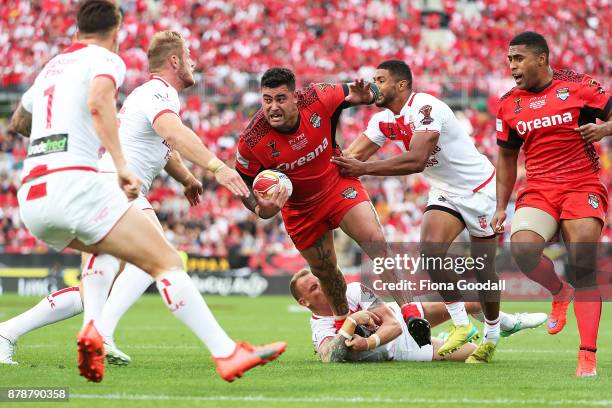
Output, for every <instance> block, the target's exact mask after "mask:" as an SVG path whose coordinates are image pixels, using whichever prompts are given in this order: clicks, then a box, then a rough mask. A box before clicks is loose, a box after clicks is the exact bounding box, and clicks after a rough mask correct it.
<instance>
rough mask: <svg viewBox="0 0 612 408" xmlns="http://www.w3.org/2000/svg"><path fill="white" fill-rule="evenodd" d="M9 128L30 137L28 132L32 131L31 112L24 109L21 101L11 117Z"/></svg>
mask: <svg viewBox="0 0 612 408" xmlns="http://www.w3.org/2000/svg"><path fill="white" fill-rule="evenodd" d="M9 130H10V131H13V132H17V133H19V134H21V135H23V136H25V137H30V133H32V114H31V113H30V112H28V111H27V110H25V109H24V108H23V106H22V105H21V103H20V104H19V106H17V109H16V110H15V113H14V114H13V117H12V118H11V124H10V127H9Z"/></svg>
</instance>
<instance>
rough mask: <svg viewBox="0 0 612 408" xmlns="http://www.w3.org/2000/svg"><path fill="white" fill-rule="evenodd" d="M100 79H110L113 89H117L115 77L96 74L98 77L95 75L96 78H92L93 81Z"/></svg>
mask: <svg viewBox="0 0 612 408" xmlns="http://www.w3.org/2000/svg"><path fill="white" fill-rule="evenodd" d="M100 77H101V78H108V79H110V80H111V81H113V86H114V87H115V89H117V81H116V80H115V77H114V76H112V75H111V74H98V75H96V76H95V77H94V79H96V78H100Z"/></svg>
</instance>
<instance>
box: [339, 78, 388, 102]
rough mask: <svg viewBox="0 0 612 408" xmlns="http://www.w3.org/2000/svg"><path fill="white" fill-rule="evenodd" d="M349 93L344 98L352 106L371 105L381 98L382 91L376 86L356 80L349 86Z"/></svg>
mask: <svg viewBox="0 0 612 408" xmlns="http://www.w3.org/2000/svg"><path fill="white" fill-rule="evenodd" d="M348 88H349V92H348V95H346V97H345V98H344V100H345V101H346V102H348V104H349V105H350V106H357V105H371V104H373V103H374V102H376V100H377V99H378V98H379V97H380V90H379V89H378V87H377V86H376V85H375V84H372V83H369V82H366V81H365V80H363V79H356V80H355V82H352V83H350V84H348Z"/></svg>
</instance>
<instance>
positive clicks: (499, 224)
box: [491, 209, 506, 234]
mask: <svg viewBox="0 0 612 408" xmlns="http://www.w3.org/2000/svg"><path fill="white" fill-rule="evenodd" d="M505 221H506V210H501V209H497V210H496V211H495V215H493V218H492V219H491V228H493V232H494V233H496V234H503V233H504V222H505Z"/></svg>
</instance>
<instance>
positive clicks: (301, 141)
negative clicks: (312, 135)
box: [289, 133, 308, 151]
mask: <svg viewBox="0 0 612 408" xmlns="http://www.w3.org/2000/svg"><path fill="white" fill-rule="evenodd" d="M307 144H308V139H307V138H306V135H305V134H304V133H302V134H300V135H298V136H296V137H294V138H293V139H289V146H291V149H293V150H295V151H298V150H302V149H303V148H305V147H306V145H307Z"/></svg>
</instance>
